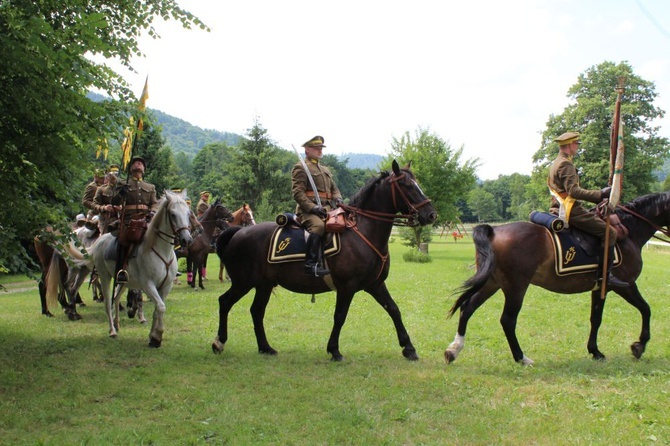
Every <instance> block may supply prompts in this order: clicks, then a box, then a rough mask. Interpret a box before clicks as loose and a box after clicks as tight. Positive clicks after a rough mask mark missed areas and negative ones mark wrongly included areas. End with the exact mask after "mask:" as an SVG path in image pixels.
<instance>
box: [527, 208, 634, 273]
mask: <svg viewBox="0 0 670 446" xmlns="http://www.w3.org/2000/svg"><path fill="white" fill-rule="evenodd" d="M612 217H615V218H612ZM530 221H531V222H532V223H535V224H538V225H540V226H544V227H545V228H547V230H548V231H549V234H550V235H551V241H552V242H553V245H554V266H555V269H556V274H557V275H559V276H566V275H570V274H579V273H585V272H591V271H596V270H597V269H598V258H599V257H600V256H601V255H602V247H601V246H600V239H599V238H598V237H596V236H594V235H592V234H589V233H587V232H584V231H581V230H579V229H577V228H574V227H568V228H565V226H564V225H563V224H562V221H561V220H560V219H558V217H557V216H556V215H554V214H550V213H547V212H535V211H534V212H532V213H531V214H530ZM557 221H558V222H560V223H557ZM610 224H611V226H612V228H613V229H614V230H615V231H616V237H617V242H620V241H622V240H623V239H625V238H626V237H627V236H628V230H627V228H626V227H625V226H623V225H622V224H621V221H620V220H619V217H618V216H617V215H615V214H613V215H610ZM557 228H560V229H558V230H557ZM612 235H614V234H612ZM621 261H622V257H621V249H620V248H619V244H618V243H617V244H616V245H615V247H614V263H613V264H612V265H613V266H618V265H619V264H620V263H621Z"/></svg>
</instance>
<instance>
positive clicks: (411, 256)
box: [402, 249, 433, 263]
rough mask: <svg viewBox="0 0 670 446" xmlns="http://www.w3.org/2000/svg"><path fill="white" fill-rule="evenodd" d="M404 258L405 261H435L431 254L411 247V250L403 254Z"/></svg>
mask: <svg viewBox="0 0 670 446" xmlns="http://www.w3.org/2000/svg"><path fill="white" fill-rule="evenodd" d="M402 259H403V260H404V261H405V262H414V263H429V262H432V261H433V259H432V258H431V257H430V255H428V254H426V253H425V252H421V251H419V250H416V249H410V250H409V251H405V253H404V254H403V255H402Z"/></svg>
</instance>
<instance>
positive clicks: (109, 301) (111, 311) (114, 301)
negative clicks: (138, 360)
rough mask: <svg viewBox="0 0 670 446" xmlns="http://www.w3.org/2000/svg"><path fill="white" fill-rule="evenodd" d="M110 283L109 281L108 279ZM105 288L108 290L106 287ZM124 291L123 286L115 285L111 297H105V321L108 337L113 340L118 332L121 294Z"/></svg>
mask: <svg viewBox="0 0 670 446" xmlns="http://www.w3.org/2000/svg"><path fill="white" fill-rule="evenodd" d="M110 281H111V279H110ZM105 288H109V285H107V286H106V287H105ZM125 289H126V285H125V284H117V285H116V288H115V289H112V295H111V296H109V298H108V297H107V296H105V309H106V310H107V319H108V320H109V337H110V338H115V337H117V336H118V334H119V333H118V331H119V319H120V317H119V313H120V312H121V294H122V293H123V291H124V290H125Z"/></svg>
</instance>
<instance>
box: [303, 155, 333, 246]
mask: <svg viewBox="0 0 670 446" xmlns="http://www.w3.org/2000/svg"><path fill="white" fill-rule="evenodd" d="M305 164H307V168H308V169H309V172H310V174H311V175H312V179H313V180H314V184H315V185H316V189H317V190H318V191H319V197H320V198H321V204H322V205H323V208H324V209H325V210H326V211H330V210H332V209H333V208H334V207H335V200H338V199H340V200H341V199H342V194H341V193H340V190H339V189H338V188H337V185H336V184H335V181H334V180H333V174H332V173H331V172H330V169H329V168H328V167H326V166H324V165H323V164H321V163H319V162H318V161H316V160H314V161H310V160H308V159H305ZM291 192H292V194H293V199H294V200H295V201H296V203H297V206H296V210H295V213H296V215H297V216H298V218H299V219H301V221H302V223H303V225H304V226H305V228H306V229H307V230H308V231H309V232H314V233H317V234H320V235H323V233H324V230H325V222H324V221H323V220H321V218H319V217H318V216H317V215H314V214H310V213H309V211H310V210H311V209H312V208H314V207H315V206H316V198H315V196H314V191H313V190H312V186H311V185H310V183H309V179H308V178H307V174H306V173H305V169H304V168H303V166H302V163H300V162H298V163H296V164H295V165H294V166H293V170H292V171H291Z"/></svg>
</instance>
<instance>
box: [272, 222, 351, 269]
mask: <svg viewBox="0 0 670 446" xmlns="http://www.w3.org/2000/svg"><path fill="white" fill-rule="evenodd" d="M307 234H308V233H307V231H305V230H304V229H303V228H299V227H295V226H292V225H287V226H277V228H275V230H274V232H273V233H272V237H271V239H270V249H269V251H268V262H269V263H284V262H297V261H300V260H303V261H304V260H305V252H306V251H307ZM339 252H340V234H332V237H329V238H328V241H327V242H326V246H325V248H324V250H323V255H324V256H326V257H330V256H334V255H335V254H337V253H339Z"/></svg>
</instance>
